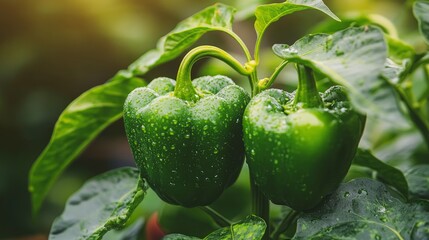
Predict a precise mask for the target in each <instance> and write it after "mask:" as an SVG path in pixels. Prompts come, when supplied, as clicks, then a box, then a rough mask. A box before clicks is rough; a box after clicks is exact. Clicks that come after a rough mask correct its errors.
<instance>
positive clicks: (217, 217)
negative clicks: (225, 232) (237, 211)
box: [200, 206, 232, 227]
mask: <svg viewBox="0 0 429 240" xmlns="http://www.w3.org/2000/svg"><path fill="white" fill-rule="evenodd" d="M200 209H201V210H202V211H203V212H205V213H207V214H208V215H209V216H210V217H211V218H212V219H213V220H214V221H215V222H216V224H217V225H219V226H220V227H229V226H231V225H232V222H231V221H230V220H229V219H227V218H226V217H224V216H223V215H222V214H220V213H218V212H217V211H216V210H214V209H213V208H211V207H209V206H204V207H200Z"/></svg>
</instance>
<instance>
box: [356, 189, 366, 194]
mask: <svg viewBox="0 0 429 240" xmlns="http://www.w3.org/2000/svg"><path fill="white" fill-rule="evenodd" d="M358 193H359V194H364V195H368V192H367V191H366V190H365V189H363V188H361V189H359V190H358Z"/></svg>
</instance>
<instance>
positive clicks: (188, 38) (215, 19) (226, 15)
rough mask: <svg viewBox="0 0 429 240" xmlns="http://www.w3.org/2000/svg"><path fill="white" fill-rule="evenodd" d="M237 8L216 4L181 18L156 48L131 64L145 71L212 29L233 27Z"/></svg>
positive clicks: (139, 71)
mask: <svg viewBox="0 0 429 240" xmlns="http://www.w3.org/2000/svg"><path fill="white" fill-rule="evenodd" d="M234 13H235V9H234V8H232V7H230V6H227V5H224V4H215V5H213V6H210V7H208V8H206V9H204V10H202V11H200V12H198V13H196V14H194V15H193V16H191V17H189V18H187V19H185V20H183V21H182V22H180V23H179V24H178V25H177V26H176V28H174V29H173V30H172V31H171V32H169V33H168V34H167V35H165V36H164V37H162V38H161V39H160V40H159V41H158V43H157V48H156V49H153V50H151V51H149V52H147V53H146V54H144V55H143V56H141V57H140V58H139V59H138V60H137V61H135V62H134V63H133V64H131V66H130V67H129V70H130V72H132V73H133V74H137V75H140V74H144V73H146V72H147V71H149V70H150V69H152V68H153V67H155V66H158V65H159V64H162V63H165V62H167V61H170V60H172V59H174V58H176V57H177V56H179V55H180V54H181V53H182V52H184V51H185V50H186V49H188V48H189V47H190V46H191V45H192V44H193V43H195V42H196V41H197V40H198V39H199V38H200V37H201V36H202V35H204V34H205V33H207V32H209V31H215V30H218V31H224V32H230V31H232V22H233V20H234Z"/></svg>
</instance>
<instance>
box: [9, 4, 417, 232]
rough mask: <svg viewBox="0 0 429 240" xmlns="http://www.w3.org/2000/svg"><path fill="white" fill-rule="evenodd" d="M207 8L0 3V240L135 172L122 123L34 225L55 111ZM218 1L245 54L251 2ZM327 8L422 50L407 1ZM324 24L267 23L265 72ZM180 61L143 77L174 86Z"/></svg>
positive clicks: (216, 38) (44, 226) (214, 40)
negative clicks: (103, 178) (82, 192)
mask: <svg viewBox="0 0 429 240" xmlns="http://www.w3.org/2000/svg"><path fill="white" fill-rule="evenodd" d="M214 2H215V1H196V0H176V1H167V0H157V1H150V0H140V1H138V0H91V1H87V0H61V1H57V0H37V1H34V0H19V1H18V0H0V136H1V138H0V141H1V142H0V213H2V215H1V218H0V239H46V238H47V234H48V233H49V228H50V225H51V223H52V221H53V219H54V218H55V217H56V216H58V215H59V214H61V212H62V210H63V207H64V203H65V201H66V200H67V198H68V197H69V196H70V194H72V193H73V192H74V191H76V190H77V189H78V188H79V187H80V186H81V185H82V183H83V182H84V181H85V180H87V179H88V178H90V177H91V176H95V175H97V174H99V173H102V172H105V171H107V170H109V169H113V168H116V167H119V166H125V165H131V166H132V165H134V163H133V160H132V155H131V152H130V150H129V148H128V144H127V140H126V138H125V134H124V130H123V125H122V122H117V123H115V124H113V125H112V126H110V127H109V128H108V129H107V130H106V131H104V132H103V133H102V134H101V135H100V136H99V137H98V138H97V139H96V140H95V141H94V142H93V143H92V144H91V145H90V146H89V147H88V149H87V150H86V151H84V152H83V154H82V155H81V156H80V157H79V158H78V159H77V160H76V161H74V163H73V164H72V165H71V167H70V168H68V169H67V170H66V171H65V173H64V174H63V175H62V176H61V177H60V179H59V180H58V182H57V184H56V185H55V186H54V188H53V189H52V190H51V191H50V193H49V196H48V198H47V200H46V202H45V204H44V206H43V208H42V210H41V212H40V215H38V216H37V217H35V218H34V219H33V218H32V216H31V207H30V197H29V194H28V191H27V181H28V178H27V176H28V172H29V169H30V166H31V164H32V163H33V162H34V161H35V160H36V158H37V156H38V155H39V154H40V153H41V151H42V150H43V148H44V147H45V146H46V145H47V143H48V142H49V139H50V135H51V133H52V129H53V126H54V124H55V121H56V119H57V118H58V116H59V114H60V113H61V111H62V110H63V109H64V108H65V107H66V106H67V104H68V103H70V102H71V101H72V100H73V99H75V98H76V97H78V96H79V95H80V94H81V93H83V92H84V91H86V90H88V89H89V88H91V87H93V86H96V85H99V84H102V83H104V82H105V81H106V80H107V79H109V78H110V77H112V76H113V75H114V74H115V73H116V72H117V71H118V70H120V69H124V68H126V67H127V66H128V65H129V64H130V63H131V62H133V61H134V60H135V59H137V58H138V57H139V56H140V55H141V54H143V53H144V52H145V51H147V50H149V49H151V48H154V47H155V44H156V41H157V39H158V38H160V37H161V36H162V35H164V34H166V33H167V32H169V31H170V30H171V29H173V28H174V26H175V25H176V23H177V22H178V21H180V20H182V19H184V18H186V17H188V16H190V15H192V14H193V13H195V12H197V11H199V10H201V9H202V8H204V7H206V6H209V5H211V4H213V3H214ZM221 2H224V3H227V4H230V5H235V6H237V8H239V9H242V10H244V11H240V15H239V16H240V17H241V18H243V20H241V21H239V22H237V23H236V24H235V25H234V30H236V31H237V33H238V34H239V35H240V36H241V37H242V38H243V39H244V41H245V42H246V43H247V44H248V46H249V48H252V46H253V44H254V40H255V33H254V30H253V21H254V19H253V18H252V17H250V18H245V16H246V12H248V11H250V10H251V9H252V8H251V6H252V5H253V4H254V3H257V2H258V1H255V0H251V1H249V0H248V1H244V0H235V1H221ZM259 2H263V1H259ZM264 2H268V1H264ZM325 3H326V4H327V5H328V6H329V7H330V8H331V9H332V11H333V12H334V13H336V14H337V15H338V16H340V18H341V17H342V16H345V15H347V14H352V13H371V14H372V13H377V14H380V15H383V16H384V17H386V18H388V19H390V20H391V21H392V22H393V23H394V24H395V25H396V26H397V27H398V30H399V35H400V37H401V38H403V39H405V40H406V41H408V42H409V43H410V44H413V45H414V46H416V48H417V49H422V50H423V49H424V45H423V44H422V40H421V39H420V38H419V36H418V35H417V33H416V21H415V19H414V18H413V17H412V15H411V10H410V3H407V2H406V1H401V0H384V1H382V0H379V1H374V0H359V1H356V0H325ZM249 7H250V8H249ZM325 19H326V17H324V16H323V15H322V14H320V13H317V12H315V11H314V12H311V13H310V12H303V13H298V14H293V15H291V16H288V17H285V18H284V19H282V20H281V21H279V22H278V23H276V24H274V25H273V26H272V28H271V29H269V30H268V32H267V36H266V37H265V39H264V43H263V44H264V47H265V50H264V51H265V52H264V53H263V55H262V57H263V59H262V61H264V66H263V68H266V69H270V70H272V69H273V65H272V64H273V63H275V62H277V61H278V60H277V59H276V58H275V57H274V55H272V54H271V53H270V51H271V50H270V45H271V44H273V43H288V44H291V43H293V42H294V41H295V40H297V39H298V38H300V37H301V36H303V35H304V34H306V33H307V32H308V31H309V29H311V28H312V27H314V26H315V25H316V24H318V23H319V22H321V21H322V20H325ZM198 43H199V44H207V43H209V44H214V45H217V46H221V47H223V48H224V49H226V50H228V51H231V52H232V53H236V54H241V52H240V49H239V48H238V46H237V45H236V44H234V43H233V41H232V40H231V39H230V38H228V37H227V36H226V35H223V34H219V33H209V34H208V35H207V36H206V37H204V38H203V39H202V40H201V41H199V42H198ZM179 62H180V59H179V60H176V61H173V62H171V63H168V64H165V65H163V66H161V67H159V68H157V69H155V70H154V71H151V72H150V73H149V74H148V75H147V76H145V79H147V80H150V79H151V78H154V77H157V76H168V77H172V78H174V77H175V74H176V69H177V67H178V64H179ZM210 66H212V67H211V68H204V66H203V65H202V64H197V65H196V68H197V69H199V70H200V71H199V72H196V75H198V74H203V72H204V71H206V72H210V73H216V72H218V69H217V68H216V66H222V67H224V65H221V64H218V63H213V64H211V65H210ZM197 71H198V70H197ZM261 72H262V73H264V71H263V70H262V71H261ZM219 73H224V70H219ZM267 74H268V73H267ZM285 76H287V75H285ZM261 77H265V76H261ZM292 78H293V77H292ZM280 83H282V82H280ZM244 85H246V83H244ZM278 85H281V84H278ZM280 87H283V86H280Z"/></svg>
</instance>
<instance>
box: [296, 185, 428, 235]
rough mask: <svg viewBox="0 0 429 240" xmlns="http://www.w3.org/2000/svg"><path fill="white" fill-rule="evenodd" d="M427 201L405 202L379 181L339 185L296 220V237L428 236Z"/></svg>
mask: <svg viewBox="0 0 429 240" xmlns="http://www.w3.org/2000/svg"><path fill="white" fill-rule="evenodd" d="M428 238H429V202H425V201H415V202H409V203H405V202H404V201H403V199H401V198H399V197H397V196H395V195H394V193H391V192H390V189H389V188H388V187H387V186H385V185H383V184H382V183H380V182H377V181H374V180H370V179H364V178H362V179H355V180H352V181H350V182H348V183H345V184H342V185H341V186H340V187H339V188H338V189H337V190H336V191H335V192H334V193H333V194H332V195H330V196H329V197H328V198H327V199H325V201H324V202H323V203H322V204H321V205H320V206H319V207H317V208H316V209H314V210H313V211H312V212H307V213H303V214H302V215H300V218H299V219H298V222H297V232H296V234H295V236H294V238H293V239H294V240H299V239H392V240H393V239H395V240H396V239H428Z"/></svg>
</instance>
